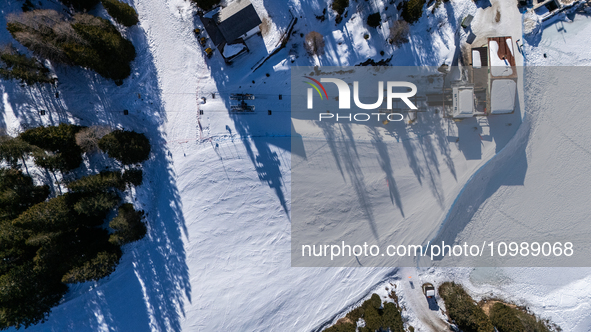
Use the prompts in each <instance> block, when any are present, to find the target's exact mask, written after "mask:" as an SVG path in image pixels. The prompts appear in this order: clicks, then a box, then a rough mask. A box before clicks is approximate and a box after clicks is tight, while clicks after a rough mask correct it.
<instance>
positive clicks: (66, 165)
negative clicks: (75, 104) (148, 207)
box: [0, 124, 150, 329]
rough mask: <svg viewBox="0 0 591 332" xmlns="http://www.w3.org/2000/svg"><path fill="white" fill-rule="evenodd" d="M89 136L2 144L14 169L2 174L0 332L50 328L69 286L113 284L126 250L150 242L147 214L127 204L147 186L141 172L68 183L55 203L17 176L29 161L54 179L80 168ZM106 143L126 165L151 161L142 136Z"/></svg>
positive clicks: (43, 135)
mask: <svg viewBox="0 0 591 332" xmlns="http://www.w3.org/2000/svg"><path fill="white" fill-rule="evenodd" d="M84 129H85V128H84V127H80V126H75V125H68V124H60V125H59V126H52V127H38V128H33V129H29V130H27V131H25V132H23V133H22V134H21V135H19V137H16V138H7V137H4V138H2V140H1V141H0V157H1V159H2V160H4V161H5V162H7V164H8V165H9V166H10V168H0V329H5V328H8V327H10V326H15V327H17V328H19V327H27V326H30V325H32V324H36V323H37V322H39V321H42V320H44V319H45V318H46V317H47V315H48V314H49V312H50V310H51V308H52V307H53V306H55V305H57V304H58V302H59V301H60V299H61V298H62V297H63V295H64V294H65V293H66V291H67V289H68V288H67V284H69V283H78V282H85V281H91V280H98V279H101V278H104V277H106V276H108V275H109V274H111V273H112V272H113V271H114V270H115V268H116V266H117V264H118V263H119V260H120V258H121V255H122V252H121V246H122V245H124V244H126V243H130V242H134V241H137V240H139V239H141V238H142V237H144V235H145V234H146V226H145V224H144V222H143V219H144V213H143V211H136V210H135V209H134V207H133V205H132V204H129V203H124V204H122V196H123V193H124V192H125V191H126V190H127V188H130V187H132V186H137V185H140V184H141V183H142V171H141V169H137V168H131V169H127V170H125V171H124V172H122V171H119V170H115V171H108V172H101V173H99V174H93V175H89V176H85V177H82V178H79V179H77V180H75V181H71V182H69V183H67V185H66V186H67V188H68V192H67V193H65V194H62V195H59V196H56V197H49V196H50V190H49V187H48V186H47V185H41V186H39V185H35V183H34V181H33V179H32V178H31V177H30V176H28V175H25V174H24V173H23V172H22V171H21V170H20V169H18V168H19V164H18V163H19V162H20V161H22V162H23V163H24V162H25V161H26V160H27V158H29V157H33V158H34V161H35V163H36V164H37V165H38V166H40V167H44V168H47V169H51V170H53V171H55V170H59V171H62V172H65V171H68V170H72V169H74V168H77V167H78V166H79V164H80V162H81V161H82V156H81V155H82V153H83V152H82V149H81V148H80V146H78V145H77V144H76V134H77V133H79V132H80V131H82V130H84ZM105 137H108V138H106V139H105ZM130 137H131V138H133V140H132V142H127V140H128V139H130ZM102 139H105V140H106V141H107V146H109V147H110V148H111V149H113V150H114V151H117V153H118V154H117V156H126V158H128V159H125V161H133V163H140V162H142V161H144V160H146V159H147V158H148V157H149V151H150V149H149V142H148V140H147V139H146V138H145V136H144V135H142V134H138V133H134V132H129V131H115V132H112V133H109V134H106V135H104V136H103V137H102V138H100V139H99V145H100V142H101V141H102ZM143 144H147V147H146V146H144V145H143ZM109 154H111V153H109ZM129 156H131V157H129ZM129 158H131V159H129ZM113 211H117V212H116V215H115V217H114V218H112V219H111V220H110V221H109V222H108V226H106V224H105V222H106V221H108V220H107V217H108V216H110V215H112V212H113Z"/></svg>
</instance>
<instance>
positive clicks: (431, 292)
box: [423, 282, 435, 298]
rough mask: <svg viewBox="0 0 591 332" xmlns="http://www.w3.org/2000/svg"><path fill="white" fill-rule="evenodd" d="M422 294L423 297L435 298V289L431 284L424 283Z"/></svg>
mask: <svg viewBox="0 0 591 332" xmlns="http://www.w3.org/2000/svg"><path fill="white" fill-rule="evenodd" d="M423 294H425V296H426V297H427V298H432V297H435V287H434V286H433V284H431V283H428V282H427V283H424V284H423Z"/></svg>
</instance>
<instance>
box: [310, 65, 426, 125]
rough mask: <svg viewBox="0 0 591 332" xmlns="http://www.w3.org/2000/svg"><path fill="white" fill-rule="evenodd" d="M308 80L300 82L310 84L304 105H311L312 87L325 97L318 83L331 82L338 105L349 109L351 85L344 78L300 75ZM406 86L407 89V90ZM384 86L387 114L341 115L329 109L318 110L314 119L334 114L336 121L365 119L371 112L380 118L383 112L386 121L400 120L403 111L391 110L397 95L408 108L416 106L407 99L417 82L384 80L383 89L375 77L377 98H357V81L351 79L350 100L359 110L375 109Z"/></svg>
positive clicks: (370, 115)
mask: <svg viewBox="0 0 591 332" xmlns="http://www.w3.org/2000/svg"><path fill="white" fill-rule="evenodd" d="M304 77H305V78H306V79H308V81H304V83H306V84H308V85H310V86H311V87H310V88H308V93H307V108H308V109H314V95H315V93H314V91H316V93H317V94H318V96H319V97H320V100H325V99H326V100H328V93H327V92H326V89H325V87H324V85H323V84H322V83H334V84H335V85H336V86H337V89H338V98H337V100H338V102H339V109H351V89H350V88H349V84H347V82H345V81H343V80H341V79H338V78H320V81H318V80H316V79H314V78H312V77H309V76H304ZM401 88H404V89H405V90H407V91H402V92H401V91H395V90H396V89H398V90H400V89H401ZM408 89H410V90H408ZM384 90H385V91H386V109H385V110H386V111H389V112H387V113H388V114H384V113H381V112H378V113H355V114H351V113H349V114H348V115H341V114H339V113H336V114H332V113H320V114H319V115H318V120H319V121H322V119H331V118H336V120H337V121H339V120H343V119H348V120H349V121H362V122H363V121H369V119H371V117H372V115H375V116H376V117H377V120H378V121H381V116H385V117H386V118H387V119H388V121H402V120H404V115H402V114H400V113H392V112H391V111H392V105H393V100H395V99H400V100H402V101H403V102H404V103H405V104H406V106H408V108H410V109H411V110H417V107H416V105H415V104H413V102H412V101H411V100H410V98H411V97H414V96H415V95H416V93H417V86H416V85H415V84H413V83H410V82H403V81H387V82H386V89H384V81H378V92H377V100H376V102H375V103H372V104H366V103H363V102H361V100H360V98H359V81H353V102H354V103H355V106H357V107H358V108H360V109H363V110H379V109H380V106H382V104H383V103H384Z"/></svg>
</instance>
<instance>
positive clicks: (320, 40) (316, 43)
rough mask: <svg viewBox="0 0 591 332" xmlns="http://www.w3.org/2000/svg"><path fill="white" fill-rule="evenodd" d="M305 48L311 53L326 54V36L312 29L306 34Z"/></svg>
mask: <svg viewBox="0 0 591 332" xmlns="http://www.w3.org/2000/svg"><path fill="white" fill-rule="evenodd" d="M304 48H305V49H306V51H308V53H310V54H311V55H322V54H324V37H322V35H321V34H320V33H318V32H316V31H311V32H309V33H308V34H307V35H306V39H305V41H304Z"/></svg>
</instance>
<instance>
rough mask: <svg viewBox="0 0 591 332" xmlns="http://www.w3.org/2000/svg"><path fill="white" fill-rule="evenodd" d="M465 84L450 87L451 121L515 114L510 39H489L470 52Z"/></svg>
mask: <svg viewBox="0 0 591 332" xmlns="http://www.w3.org/2000/svg"><path fill="white" fill-rule="evenodd" d="M470 53H471V54H470V59H471V62H472V63H471V67H470V68H469V69H470V74H469V80H468V82H462V83H455V84H452V86H451V88H452V108H451V114H449V113H448V114H449V115H450V116H451V117H452V118H454V119H462V118H469V117H472V116H478V115H492V114H509V113H513V112H514V111H515V103H516V97H517V69H516V67H515V54H514V48H513V40H512V38H511V37H490V38H488V41H487V43H486V44H485V45H483V46H480V47H473V48H471V50H470Z"/></svg>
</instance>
